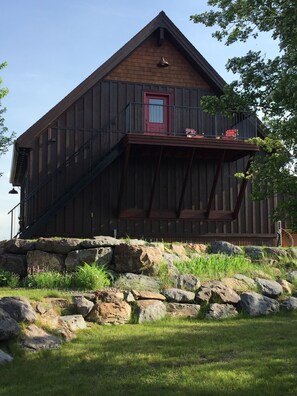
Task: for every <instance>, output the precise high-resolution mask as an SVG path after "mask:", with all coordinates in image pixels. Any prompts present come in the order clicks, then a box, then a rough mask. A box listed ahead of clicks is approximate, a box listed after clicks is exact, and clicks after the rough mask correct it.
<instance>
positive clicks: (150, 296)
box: [132, 290, 166, 301]
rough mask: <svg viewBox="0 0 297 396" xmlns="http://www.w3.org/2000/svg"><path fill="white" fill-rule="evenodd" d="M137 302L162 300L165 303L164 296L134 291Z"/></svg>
mask: <svg viewBox="0 0 297 396" xmlns="http://www.w3.org/2000/svg"><path fill="white" fill-rule="evenodd" d="M132 294H133V296H134V298H135V300H160V301H165V300H166V298H165V297H164V296H163V294H160V293H154V292H150V291H141V290H132Z"/></svg>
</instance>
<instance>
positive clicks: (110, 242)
mask: <svg viewBox="0 0 297 396" xmlns="http://www.w3.org/2000/svg"><path fill="white" fill-rule="evenodd" d="M120 243H121V241H119V240H118V239H116V238H112V237H110V236H96V237H94V238H92V239H84V240H82V241H81V244H80V246H81V247H82V248H84V249H90V248H96V247H112V246H116V245H119V244H120Z"/></svg>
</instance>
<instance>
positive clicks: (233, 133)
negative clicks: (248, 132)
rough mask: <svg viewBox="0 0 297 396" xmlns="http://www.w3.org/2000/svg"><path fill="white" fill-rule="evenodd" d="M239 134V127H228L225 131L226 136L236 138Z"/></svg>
mask: <svg viewBox="0 0 297 396" xmlns="http://www.w3.org/2000/svg"><path fill="white" fill-rule="evenodd" d="M237 135H238V129H227V131H226V132H225V138H227V139H236V138H237Z"/></svg>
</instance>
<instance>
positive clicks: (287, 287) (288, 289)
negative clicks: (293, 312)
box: [277, 279, 292, 294]
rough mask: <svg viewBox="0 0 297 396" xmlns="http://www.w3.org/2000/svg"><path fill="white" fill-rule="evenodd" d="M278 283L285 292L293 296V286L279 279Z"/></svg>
mask: <svg viewBox="0 0 297 396" xmlns="http://www.w3.org/2000/svg"><path fill="white" fill-rule="evenodd" d="M277 283H279V284H280V285H281V287H282V288H283V291H284V292H285V293H287V294H292V284H291V283H290V282H288V281H286V280H285V279H278V280H277Z"/></svg>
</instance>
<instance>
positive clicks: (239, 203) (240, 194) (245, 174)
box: [232, 154, 254, 220]
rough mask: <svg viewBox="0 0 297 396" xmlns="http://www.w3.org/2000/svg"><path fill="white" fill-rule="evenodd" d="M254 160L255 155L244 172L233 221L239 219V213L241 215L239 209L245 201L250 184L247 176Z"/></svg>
mask: <svg viewBox="0 0 297 396" xmlns="http://www.w3.org/2000/svg"><path fill="white" fill-rule="evenodd" d="M253 158H254V154H251V155H250V157H249V159H248V162H247V165H246V169H245V172H244V177H243V179H242V182H241V186H240V190H239V194H238V197H237V200H236V204H235V207H234V211H233V214H232V217H233V220H235V219H236V218H237V216H238V213H239V209H240V207H241V204H242V201H243V198H244V193H245V189H246V186H247V183H248V179H247V174H248V171H249V169H250V166H251V164H252V162H253Z"/></svg>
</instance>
